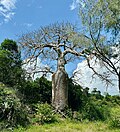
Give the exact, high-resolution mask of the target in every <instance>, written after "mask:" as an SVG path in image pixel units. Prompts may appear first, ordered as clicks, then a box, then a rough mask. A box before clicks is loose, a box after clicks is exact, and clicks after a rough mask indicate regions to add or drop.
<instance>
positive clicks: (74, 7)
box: [70, 0, 85, 10]
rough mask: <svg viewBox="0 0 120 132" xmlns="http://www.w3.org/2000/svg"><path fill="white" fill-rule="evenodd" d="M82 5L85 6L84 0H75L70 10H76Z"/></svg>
mask: <svg viewBox="0 0 120 132" xmlns="http://www.w3.org/2000/svg"><path fill="white" fill-rule="evenodd" d="M78 5H80V6H81V7H85V3H84V1H83V0H73V2H72V4H71V5H70V10H74V9H76V8H77V7H78Z"/></svg>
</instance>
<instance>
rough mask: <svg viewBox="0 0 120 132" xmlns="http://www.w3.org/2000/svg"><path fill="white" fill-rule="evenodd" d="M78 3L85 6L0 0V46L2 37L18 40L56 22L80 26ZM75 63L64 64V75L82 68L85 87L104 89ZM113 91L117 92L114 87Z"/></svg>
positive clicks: (70, 1)
mask: <svg viewBox="0 0 120 132" xmlns="http://www.w3.org/2000/svg"><path fill="white" fill-rule="evenodd" d="M78 4H81V6H82V7H84V6H85V5H84V3H83V2H82V0H0V43H1V42H3V41H4V39H5V38H8V39H13V40H16V41H17V39H18V35H21V34H23V33H26V32H28V31H33V30H36V29H39V27H40V26H46V25H49V24H52V23H55V22H63V21H64V22H68V21H69V22H71V23H73V24H77V25H81V23H80V18H79V16H78V8H77V5H78ZM79 27H80V26H79ZM77 64H78V61H77V62H74V64H70V65H67V66H66V69H67V72H68V73H69V74H72V72H73V70H74V69H76V68H77V69H81V70H82V71H83V74H85V75H86V76H82V82H83V83H84V84H87V85H86V86H88V87H89V86H90V85H91V87H92V88H93V87H98V88H100V89H101V88H104V84H103V83H102V82H100V80H99V79H98V80H97V81H96V80H95V81H93V82H92V83H91V82H90V78H91V71H90V69H88V68H87V67H85V62H84V61H83V62H82V63H81V64H79V65H80V67H79V65H78V66H77ZM96 82H97V84H96ZM115 83H116V82H115ZM115 90H118V89H117V88H116V87H115ZM111 93H113V91H111ZM114 93H118V92H116V91H115V92H114Z"/></svg>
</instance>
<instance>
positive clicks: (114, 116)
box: [109, 106, 120, 129]
mask: <svg viewBox="0 0 120 132" xmlns="http://www.w3.org/2000/svg"><path fill="white" fill-rule="evenodd" d="M109 126H110V127H111V128H119V129H120V106H118V107H113V108H112V109H111V118H110V119H109Z"/></svg>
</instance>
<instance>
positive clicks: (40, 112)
mask: <svg viewBox="0 0 120 132" xmlns="http://www.w3.org/2000/svg"><path fill="white" fill-rule="evenodd" d="M34 107H35V108H34V109H35V115H34V118H33V123H38V124H44V123H53V122H55V121H57V119H56V115H55V114H54V112H53V109H52V107H51V106H50V105H49V104H47V103H45V104H36V105H35V106H34Z"/></svg>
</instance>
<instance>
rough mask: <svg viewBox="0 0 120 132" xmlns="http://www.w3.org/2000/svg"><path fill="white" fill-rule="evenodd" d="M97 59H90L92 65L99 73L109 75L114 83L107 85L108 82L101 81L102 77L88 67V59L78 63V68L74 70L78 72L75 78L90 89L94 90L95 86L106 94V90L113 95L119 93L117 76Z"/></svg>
mask: <svg viewBox="0 0 120 132" xmlns="http://www.w3.org/2000/svg"><path fill="white" fill-rule="evenodd" d="M95 60H96V59H95V58H93V59H91V60H90V64H91V66H92V67H94V69H95V70H96V71H97V72H98V73H101V74H102V75H103V74H104V75H106V76H108V78H109V79H110V80H111V82H112V83H113V85H108V87H106V83H105V82H103V81H101V79H100V78H99V77H98V76H97V75H94V76H93V74H94V72H93V70H92V69H90V68H89V67H88V64H87V61H86V60H85V61H82V62H81V63H79V64H78V65H77V69H76V70H75V71H74V72H76V74H75V78H74V79H75V80H76V82H77V83H78V84H80V85H81V86H83V87H89V88H90V91H92V90H93V88H97V89H98V90H100V91H101V93H102V94H104V93H105V92H108V93H109V94H111V95H115V94H117V95H118V94H119V89H118V79H117V76H116V75H114V74H112V73H110V72H107V69H106V68H105V66H103V65H102V63H100V61H98V60H96V62H95ZM111 61H113V62H114V61H115V60H113V58H112V59H111ZM116 66H118V65H116Z"/></svg>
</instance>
